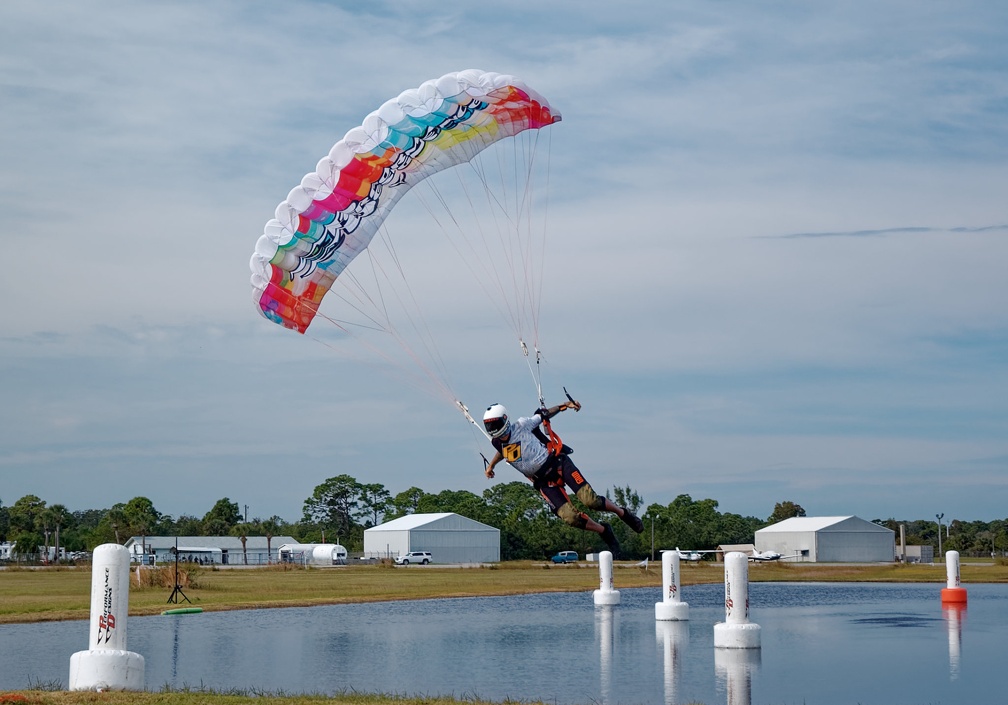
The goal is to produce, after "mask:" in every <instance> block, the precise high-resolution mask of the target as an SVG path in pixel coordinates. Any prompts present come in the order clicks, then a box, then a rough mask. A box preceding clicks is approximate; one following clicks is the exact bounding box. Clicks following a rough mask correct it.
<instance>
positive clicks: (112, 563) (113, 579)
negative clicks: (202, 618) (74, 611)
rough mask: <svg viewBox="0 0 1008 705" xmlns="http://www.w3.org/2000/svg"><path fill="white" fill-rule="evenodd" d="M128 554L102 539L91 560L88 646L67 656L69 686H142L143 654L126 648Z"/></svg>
mask: <svg viewBox="0 0 1008 705" xmlns="http://www.w3.org/2000/svg"><path fill="white" fill-rule="evenodd" d="M129 575H130V554H129V550H127V549H126V547H125V546H120V545H119V544H117V543H105V544H102V545H101V546H98V547H97V548H95V550H94V553H93V558H92V561H91V626H90V628H89V629H88V650H87V651H78V652H77V653H75V654H73V655H72V656H71V657H70V681H69V689H70V690H94V691H99V692H101V691H105V690H143V689H144V657H143V656H141V655H140V654H136V653H133V652H132V651H127V650H126V616H127V614H128V613H129V581H130V577H129Z"/></svg>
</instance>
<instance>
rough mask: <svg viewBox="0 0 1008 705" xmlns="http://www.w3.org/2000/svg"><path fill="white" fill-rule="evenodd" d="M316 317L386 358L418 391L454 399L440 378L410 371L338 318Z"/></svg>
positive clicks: (333, 348) (316, 340) (323, 315)
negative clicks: (439, 381)
mask: <svg viewBox="0 0 1008 705" xmlns="http://www.w3.org/2000/svg"><path fill="white" fill-rule="evenodd" d="M315 317H316V318H319V317H321V318H322V319H323V320H326V321H328V322H329V323H331V324H332V325H334V326H335V327H336V328H338V329H339V330H341V331H343V332H344V333H346V334H347V335H348V336H350V337H351V338H353V339H354V340H355V341H357V342H358V343H359V344H361V345H362V346H363V347H364V348H366V349H368V350H370V351H371V352H372V353H374V355H375V357H377V358H380V359H382V360H384V361H385V362H386V363H387V364H388V365H389V366H390V367H391V368H392V369H393V370H394V372H395V374H396V376H397V377H398V378H399V380H400V381H401V382H403V383H404V384H408V385H409V386H411V387H413V388H414V389H416V390H418V391H421V392H424V393H428V394H430V393H435V396H440V397H445V398H447V399H448V400H454V398H455V395H454V394H452V393H451V390H449V389H447V388H446V387H445V386H444V385H443V384H438V383H437V382H438V380H437V379H436V378H432V377H430V376H429V375H425V376H419V375H417V374H416V373H411V372H409V371H408V370H409V368H408V367H407V366H406V365H404V364H403V363H402V362H400V361H398V360H396V359H394V358H393V357H391V356H390V355H389V354H388V353H387V352H386V351H385V350H383V349H382V348H380V347H378V346H375V345H373V344H372V343H370V342H369V341H367V340H365V339H364V338H361V337H358V336H356V335H355V334H354V333H353V331H351V330H350V329H348V328H347V327H345V326H343V325H342V324H341V323H340V322H339V321H337V320H336V319H334V318H330V317H329V316H327V315H326V314H325V313H323V312H322V311H319V312H317V313H316V314H315ZM305 335H306V336H307V337H309V338H311V339H312V340H314V341H315V342H317V343H320V344H322V345H324V346H325V347H327V348H329V349H330V350H334V351H336V352H342V353H345V352H346V351H345V350H343V349H341V348H340V347H338V346H336V345H333V344H332V343H331V342H329V341H327V340H323V339H321V338H319V337H317V336H315V335H312V334H311V333H310V332H306V333H305ZM363 361H364V362H367V363H369V364H372V365H374V364H375V360H374V358H364V360H363ZM425 381H426V384H425V383H424V382H425ZM432 382H433V383H434V384H433V385H432V384H431V383H432Z"/></svg>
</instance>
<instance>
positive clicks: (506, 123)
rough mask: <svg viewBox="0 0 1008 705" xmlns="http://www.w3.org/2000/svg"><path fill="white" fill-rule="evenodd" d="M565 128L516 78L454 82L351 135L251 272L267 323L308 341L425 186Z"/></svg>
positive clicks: (280, 213) (304, 184) (416, 94)
mask: <svg viewBox="0 0 1008 705" xmlns="http://www.w3.org/2000/svg"><path fill="white" fill-rule="evenodd" d="M559 121H560V114H559V113H558V112H556V111H555V110H553V109H552V108H551V107H550V106H549V104H548V103H547V102H546V100H545V99H544V98H543V97H542V96H540V95H539V94H538V93H536V92H535V91H533V90H532V89H531V88H529V87H528V86H526V85H525V84H524V83H522V82H521V81H520V80H518V79H516V78H515V77H514V76H506V75H501V74H497V73H485V72H482V71H477V70H467V71H460V72H458V73H449V74H446V75H444V76H442V77H441V78H439V79H436V80H431V81H427V82H426V83H424V84H422V85H421V86H420V87H419V88H417V89H414V90H408V91H405V92H403V93H402V94H400V95H399V96H398V97H397V98H394V99H392V100H389V101H387V102H386V103H385V104H384V105H382V106H381V107H380V108H379V109H378V110H376V111H375V112H373V113H371V114H370V115H368V116H367V117H366V118H365V119H364V122H363V124H362V125H361V126H360V127H355V128H353V129H352V130H350V131H349V132H348V133H347V134H346V136H344V137H343V139H341V140H340V141H339V142H337V143H336V144H335V145H334V146H333V148H332V149H331V150H329V154H328V155H327V156H325V157H323V158H322V160H321V161H319V163H318V165H317V166H316V169H315V171H314V172H313V173H310V174H308V175H306V176H305V177H304V178H303V179H302V180H301V184H300V185H299V186H296V187H295V188H294V189H293V190H292V191H291V192H290V193H289V194H288V195H287V199H286V200H285V201H283V202H282V203H281V204H280V205H279V206H277V209H276V217H275V218H274V219H273V220H270V221H269V222H268V223H266V227H265V232H264V234H263V235H262V236H261V237H260V238H259V240H258V242H257V243H256V248H255V253H254V254H253V255H252V260H251V263H250V266H251V269H252V289H253V295H254V299H255V301H256V304H257V306H258V308H259V310H260V312H262V314H263V315H264V316H265V317H266V318H268V319H270V320H271V321H274V322H275V323H279V324H280V325H282V326H284V327H285V328H291V329H293V330H296V331H298V332H299V333H304V332H305V330H307V328H308V326H309V324H311V322H312V319H313V318H314V317H315V314H316V312H317V311H318V308H319V304H320V303H321V301H322V297H323V296H325V294H326V292H327V291H329V288H330V287H331V286H332V284H333V282H334V281H335V280H336V278H337V277H338V276H339V275H340V273H341V272H343V270H344V269H345V268H346V266H347V265H348V264H349V263H350V262H351V261H352V260H353V259H354V257H356V256H357V255H358V254H360V252H361V251H363V250H364V249H365V248H366V247H367V246H368V244H369V243H370V242H371V239H372V237H373V236H374V234H375V232H376V231H377V230H378V229H379V227H381V224H382V222H383V221H384V220H385V217H386V216H387V215H388V213H389V211H391V210H392V208H393V207H394V206H395V204H396V203H397V202H398V200H399V199H400V198H401V197H402V196H403V195H404V194H405V193H406V192H407V191H408V190H409V189H410V188H411V187H412V186H414V185H416V184H417V183H418V182H420V181H421V180H423V179H424V178H426V177H427V176H429V175H430V174H433V173H435V172H438V171H441V170H442V169H445V168H447V167H450V166H455V165H457V164H462V163H463V162H467V161H469V160H470V159H472V158H473V157H474V156H476V155H477V154H479V152H481V151H482V150H483V149H485V148H486V147H487V146H489V145H491V144H493V143H494V142H497V141H499V140H501V139H504V138H506V137H513V136H514V135H516V134H518V133H520V132H522V131H524V130H530V129H539V128H541V127H545V126H547V125H551V124H553V123H555V122H559Z"/></svg>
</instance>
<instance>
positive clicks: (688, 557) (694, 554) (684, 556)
mask: <svg viewBox="0 0 1008 705" xmlns="http://www.w3.org/2000/svg"><path fill="white" fill-rule="evenodd" d="M675 550H676V553H678V554H679V560H680V561H686V562H687V563H696V562H697V561H702V560H703V554H705V553H720V551H718V550H717V549H716V548H715V549H711V550H709V551H684V550H682V549H681V548H679V547H678V546H676V549H675Z"/></svg>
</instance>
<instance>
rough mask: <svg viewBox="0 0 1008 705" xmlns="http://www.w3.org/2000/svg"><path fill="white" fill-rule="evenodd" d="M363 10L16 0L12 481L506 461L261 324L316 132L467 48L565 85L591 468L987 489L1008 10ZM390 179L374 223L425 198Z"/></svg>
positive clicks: (854, 493)
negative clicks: (255, 300) (271, 253)
mask: <svg viewBox="0 0 1008 705" xmlns="http://www.w3.org/2000/svg"><path fill="white" fill-rule="evenodd" d="M347 8H352V5H347V6H346V7H344V6H343V5H340V4H336V3H325V2H284V3H266V2H237V1H236V2H216V3H212V4H209V5H208V4H206V3H196V2H161V3H156V4H155V3H135V2H107V3H101V4H83V3H78V2H71V1H66V2H62V1H59V0H57V1H55V2H50V3H45V4H39V3H36V2H28V1H23V0H9V1H8V2H4V3H3V4H2V5H0V106H2V109H0V155H2V156H0V212H2V213H3V218H2V221H0V222H2V225H0V238H2V243H3V247H4V252H5V254H6V257H5V265H6V266H5V271H6V276H4V277H2V278H0V297H2V299H3V300H4V301H6V302H7V305H6V306H4V307H3V313H2V314H0V316H2V318H0V320H2V322H3V325H2V326H0V399H2V404H0V477H2V482H0V500H2V501H3V503H4V504H7V505H9V504H12V503H13V502H14V501H15V500H17V499H18V498H19V497H21V496H22V495H24V494H28V493H32V494H37V495H39V496H41V497H42V498H43V499H46V500H47V501H48V502H50V503H57V502H58V503H63V504H65V505H67V506H68V507H69V508H70V509H85V508H98V507H107V506H111V505H112V504H114V503H116V502H125V501H128V500H129V499H130V498H132V497H135V496H137V495H144V496H147V497H149V498H151V499H152V500H153V502H154V504H155V506H156V507H157V508H158V509H159V510H160V511H162V512H166V513H169V514H173V515H179V514H196V515H198V516H202V514H204V513H205V512H206V511H208V510H209V509H210V507H211V506H212V505H213V503H214V502H215V501H216V500H217V499H219V498H220V497H224V496H227V497H229V498H231V499H232V500H233V501H235V502H238V503H239V504H240V505H248V507H249V515H250V516H261V517H267V516H271V515H274V514H276V515H279V516H281V517H283V518H285V519H288V520H296V519H297V518H299V516H300V514H301V507H302V503H303V501H304V499H305V498H307V497H308V496H310V494H311V492H312V490H313V489H314V487H315V486H316V485H317V484H319V483H321V482H322V481H323V480H325V479H326V478H328V477H331V476H334V475H337V474H340V473H347V474H350V475H353V476H354V477H357V478H358V479H359V480H361V481H363V482H380V483H382V484H384V485H385V486H386V487H387V488H388V489H389V490H390V491H392V492H393V493H396V492H399V491H402V490H404V489H407V488H408V487H410V486H414V485H415V486H418V487H421V488H422V489H424V490H426V491H428V492H438V491H440V490H443V489H467V490H471V491H474V492H477V493H479V492H482V490H484V489H485V488H486V487H488V486H489V483H488V482H487V481H486V479H485V478H484V477H483V474H482V460H480V458H479V451H480V450H483V451H484V452H487V450H488V449H487V447H486V444H485V443H480V442H479V439H478V437H477V436H475V435H474V433H473V431H472V429H471V428H469V426H468V425H467V424H466V422H465V420H464V419H462V418H461V416H460V415H459V414H458V412H457V411H456V410H455V409H454V408H453V407H452V405H451V404H450V403H449V404H446V403H444V402H443V401H442V400H441V399H439V398H434V397H432V396H430V395H427V394H423V393H419V392H417V391H415V390H414V389H413V388H412V387H404V386H401V385H399V384H397V383H395V382H394V381H391V380H390V379H389V378H388V374H387V372H386V371H384V370H382V369H381V368H380V367H377V366H375V365H370V364H364V363H362V362H360V360H359V359H358V357H357V356H356V355H354V354H350V353H345V352H344V351H343V350H342V349H339V350H334V349H333V348H332V347H330V346H329V345H327V344H319V341H318V340H317V339H313V338H312V337H310V336H309V337H302V336H298V335H296V334H293V333H290V332H289V331H284V330H281V329H280V328H279V327H277V326H275V325H272V324H270V323H268V322H267V321H265V320H264V319H263V318H262V317H260V316H259V315H258V314H257V313H256V311H255V307H254V306H253V304H252V302H251V292H250V287H249V284H248V279H249V270H248V260H249V257H250V255H251V253H252V250H253V247H254V245H255V241H256V239H257V238H258V236H259V235H260V234H261V233H262V228H263V225H264V223H265V222H266V221H267V220H268V219H269V218H271V217H272V215H273V209H274V207H275V206H276V204H277V203H278V202H279V201H281V200H282V199H283V198H284V197H285V196H286V194H287V192H288V191H289V190H290V189H291V188H292V187H293V186H294V185H296V184H297V183H298V181H299V180H300V178H301V176H302V175H303V174H305V173H306V172H307V171H309V170H312V169H313V168H314V165H315V163H316V162H317V161H318V159H319V158H320V157H321V156H323V155H324V154H325V153H326V152H327V151H328V150H329V148H330V146H331V145H332V144H333V143H334V142H335V141H336V140H338V139H339V138H340V137H342V135H343V134H344V133H345V132H346V131H347V130H348V129H350V128H351V127H354V126H355V125H358V124H360V121H361V120H362V119H363V117H364V116H365V115H366V114H367V113H369V112H370V111H372V110H374V109H376V108H377V107H378V106H379V105H380V104H381V103H382V102H383V101H385V100H386V99H388V98H390V97H393V96H395V95H397V94H398V93H399V92H400V91H402V90H404V89H406V88H411V87H415V86H417V85H419V84H420V83H421V82H423V81H424V80H427V79H430V78H435V77H437V76H440V75H442V74H444V73H447V72H449V71H455V70H461V69H465V68H482V69H485V70H493V71H499V72H501V73H510V74H514V75H516V76H519V77H521V78H522V79H524V80H525V81H526V82H527V83H528V84H529V85H531V86H533V87H535V88H536V89H537V90H538V91H539V92H540V93H542V94H543V95H545V96H546V97H547V98H548V99H549V100H550V102H551V103H552V104H553V105H554V106H556V107H557V108H558V109H559V110H560V111H561V112H562V113H563V116H564V120H563V122H562V123H560V124H559V125H557V126H555V127H554V128H551V142H550V152H549V154H550V202H549V235H548V238H549V249H548V252H547V256H546V258H545V260H546V261H545V264H546V271H547V278H546V282H545V285H544V293H543V298H542V305H543V314H542V347H543V349H544V353H545V354H546V356H547V359H548V360H549V363H550V364H549V373H548V378H547V388H546V393H547V400H548V401H550V402H556V401H559V400H561V399H562V391H561V389H560V387H561V385H567V387H568V388H569V389H571V390H572V391H573V392H574V393H575V394H576V395H577V396H578V397H579V398H580V399H581V401H582V402H583V403H584V405H585V408H584V410H583V411H582V412H581V413H579V414H577V415H573V414H569V415H566V416H563V417H561V418H560V419H559V420H558V423H557V428H558V430H560V431H561V433H562V435H563V436H564V440H565V441H567V442H568V443H569V444H570V445H572V446H574V447H575V449H576V457H575V459H576V460H577V461H578V463H579V465H580V466H581V468H582V469H583V470H584V471H585V474H586V475H587V477H588V478H589V480H590V481H591V482H592V483H593V485H595V487H596V489H598V490H605V489H608V488H610V487H612V486H613V485H620V486H624V485H630V486H631V487H633V488H634V489H636V490H637V491H638V492H639V493H640V494H641V495H642V497H643V499H644V501H645V503H651V502H659V503H662V504H665V503H668V502H670V501H671V500H672V499H674V498H675V496H677V495H678V494H681V493H688V494H690V495H692V496H693V497H694V498H697V499H698V498H704V497H712V498H714V499H717V500H718V501H719V502H720V508H721V510H722V511H730V512H736V513H740V514H744V515H755V516H760V517H766V516H768V515H769V514H770V512H771V511H772V509H773V506H774V503H775V502H779V501H783V500H792V501H795V502H798V503H799V504H801V505H802V506H803V507H805V509H806V510H807V511H808V513H809V514H810V515H846V514H856V515H859V516H861V517H864V518H868V519H874V518H888V517H895V518H899V519H914V518H924V519H926V518H929V517H933V516H934V515H935V514H936V513H939V512H942V513H944V514H945V517H946V518H950V517H951V518H958V519H983V520H990V519H994V518H1004V517H1005V516H1006V515H1008V512H1006V509H1005V507H1006V500H1008V479H1006V478H1008V473H1006V468H1008V310H1006V306H1005V302H1006V301H1008V278H1006V277H1005V276H1004V269H1005V262H1006V261H1008V208H1006V206H1005V203H1008V198H1006V197H1005V190H1006V185H1008V166H1006V165H1008V159H1006V158H1008V119H1006V118H1008V70H1006V69H1008V7H1002V6H1001V5H1000V4H998V3H991V2H962V3H956V4H954V5H949V4H946V3H936V2H894V3H885V4H884V5H882V6H880V5H879V4H878V3H872V2H850V3H840V4H828V5H823V4H810V3H802V2H772V3H758V4H757V3H746V2H735V1H729V2H719V3H705V4H687V5H681V6H680V5H672V6H668V7H665V6H662V7H660V8H659V7H657V6H655V5H654V4H653V3H620V4H613V3H600V2H594V1H587V2H577V3H574V2H555V3H533V2H513V3H508V4H507V5H506V6H504V5H498V6H494V7H493V8H480V9H472V10H471V9H468V8H465V7H454V8H447V9H445V8H436V9H435V8H433V7H432V6H431V5H430V4H427V3H419V2H411V1H406V2H394V3H393V2H376V3H368V9H367V10H358V9H347ZM409 198H410V197H409V196H407V198H406V199H404V201H403V203H402V204H401V207H403V212H404V214H408V215H404V220H403V223H401V224H398V225H397V226H396V230H395V231H393V236H395V234H396V233H397V232H404V231H410V230H411V229H414V228H415V229H416V230H417V231H418V232H426V229H428V228H429V227H430V225H429V224H425V223H423V222H421V220H422V219H421V218H420V217H419V215H418V214H417V212H418V210H419V209H417V207H416V204H415V203H414V204H410V203H408V200H409ZM410 209H413V210H410ZM406 218H409V220H406ZM413 256H415V257H416V262H417V264H418V265H420V266H421V268H422V269H423V270H424V271H430V272H433V274H434V276H435V277H439V278H440V281H441V286H440V288H438V287H436V286H433V287H431V288H430V290H427V289H426V288H425V287H426V286H427V285H426V284H424V283H421V284H420V287H419V288H420V294H421V299H423V296H427V297H428V298H427V299H426V300H427V301H429V302H430V303H429V311H430V313H431V316H432V318H433V323H434V324H435V326H436V328H437V331H438V336H439V338H440V343H439V344H440V345H441V346H442V350H444V351H445V354H446V357H447V359H448V363H449V365H448V366H449V369H450V371H451V373H452V376H453V377H454V378H455V379H456V380H457V382H458V385H459V389H460V390H462V391H463V392H464V396H463V399H464V400H465V401H466V403H468V404H469V406H470V407H472V408H473V409H481V408H483V407H484V406H485V405H486V404H489V403H490V402H493V401H501V402H503V403H505V404H506V405H508V406H509V407H510V408H511V409H512V410H513V411H516V412H520V411H524V410H531V409H532V408H534V407H535V403H536V400H535V394H534V390H533V389H532V388H531V386H530V384H529V381H528V371H527V369H526V367H525V363H524V360H523V359H521V358H520V356H518V355H517V354H515V353H514V352H513V350H514V348H513V347H511V346H513V345H514V341H513V340H510V339H508V337H507V333H508V331H507V330H505V329H503V327H502V326H501V325H499V322H498V319H497V318H496V316H495V315H494V314H493V311H492V306H491V305H490V304H489V303H488V302H486V301H485V300H483V299H481V298H480V293H479V289H478V287H477V286H476V285H475V284H474V283H472V282H467V281H465V280H464V279H463V278H461V277H460V278H457V279H456V278H455V277H454V274H455V267H456V266H457V265H456V264H454V263H453V264H447V262H448V260H446V259H444V258H442V257H441V255H440V254H439V251H438V250H436V249H435V248H433V247H432V250H431V252H420V253H417V254H415V255H413ZM439 268H442V269H439ZM446 278H447V279H448V280H449V281H450V285H448V286H446V285H445V283H444V282H445V281H446ZM422 281H423V279H422V278H421V282H422ZM324 310H325V309H324ZM518 477H519V476H518V475H517V474H516V473H514V471H511V470H508V469H505V472H502V473H498V480H497V481H509V480H513V479H518Z"/></svg>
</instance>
